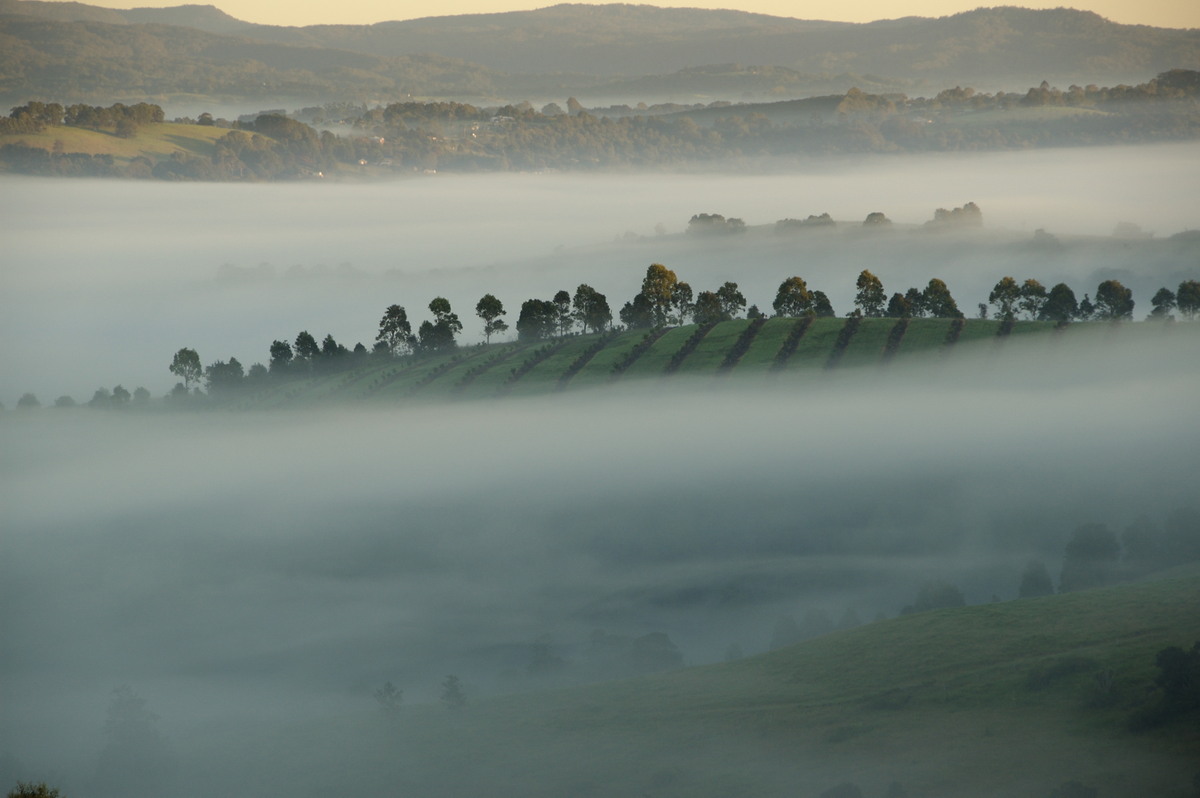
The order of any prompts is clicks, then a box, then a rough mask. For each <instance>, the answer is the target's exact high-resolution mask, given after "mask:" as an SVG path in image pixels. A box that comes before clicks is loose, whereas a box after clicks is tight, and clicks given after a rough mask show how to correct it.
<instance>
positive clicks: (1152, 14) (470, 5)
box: [50, 0, 1200, 28]
mask: <svg viewBox="0 0 1200 798" xmlns="http://www.w3.org/2000/svg"><path fill="white" fill-rule="evenodd" d="M50 1H51V2H68V1H69V0H50ZM585 4H586V5H602V3H597V2H588V3H585ZM92 5H99V6H101V7H105V8H122V9H128V8H147V7H150V8H167V7H172V6H177V5H181V3H179V2H175V0H151V1H150V2H147V0H104V1H102V2H96V3H92ZM212 5H215V6H216V7H218V8H220V9H221V10H222V11H224V12H226V13H227V14H230V15H231V16H234V17H237V18H238V19H241V20H243V21H246V22H256V23H260V24H265V25H290V26H301V25H318V24H320V25H370V24H374V23H377V22H388V21H395V20H408V19H420V18H423V17H430V16H456V15H462V14H495V13H503V12H507V11H525V10H532V9H536V8H545V7H547V6H550V5H554V3H548V2H547V3H540V4H531V5H523V4H515V3H513V2H512V0H451V2H448V3H443V4H441V5H439V6H438V9H437V13H436V14H431V13H429V12H428V10H427V9H424V8H422V9H420V10H417V9H416V8H415V7H414V8H413V9H412V10H408V9H407V8H403V7H401V8H397V7H395V6H394V5H392V4H389V3H385V2H382V0H350V2H348V3H339V4H337V5H336V6H330V5H329V4H328V3H322V2H318V1H317V0H298V1H297V2H293V3H289V4H287V5H286V6H281V5H279V4H278V3H271V2H267V0H223V1H221V0H218V2H215V3H212ZM650 5H655V6H659V7H664V8H703V9H732V10H737V11H747V12H751V13H757V14H767V15H770V16H777V17H790V18H798V19H806V20H820V21H831V22H857V23H863V22H873V21H877V20H888V19H898V18H901V17H908V16H923V17H941V16H950V15H953V14H959V13H962V12H965V11H972V10H974V9H976V8H978V7H979V5H978V4H977V3H974V2H964V0H915V1H914V2H909V3H906V4H904V5H903V6H902V7H897V6H896V5H895V4H894V3H884V2H881V1H880V0H852V1H851V2H843V1H842V0H838V1H837V2H835V0H816V2H809V3H807V4H806V5H805V6H804V11H803V15H802V16H800V15H798V14H797V13H796V10H795V6H794V4H792V3H788V2H786V0H664V1H663V2H656V3H652V4H650ZM1019 5H1020V7H1022V8H1036V9H1052V8H1061V7H1062V4H1061V3H1055V2H1052V0H1035V2H1032V3H1029V2H1025V3H1020V4H1019ZM1070 7H1071V8H1075V9H1079V10H1083V11H1093V12H1095V13H1097V14H1099V15H1100V16H1102V17H1105V18H1107V19H1109V20H1111V21H1113V22H1118V23H1121V24H1125V25H1153V26H1156V27H1168V28H1195V27H1200V8H1198V7H1197V6H1196V5H1195V4H1194V3H1189V2H1185V0H1146V1H1145V2H1141V3H1137V4H1131V3H1129V2H1127V1H1126V0H1088V2H1084V3H1074V4H1072V5H1071V6H1070Z"/></svg>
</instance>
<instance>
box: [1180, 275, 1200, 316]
mask: <svg viewBox="0 0 1200 798" xmlns="http://www.w3.org/2000/svg"><path fill="white" fill-rule="evenodd" d="M1175 306H1176V307H1177V308H1179V312H1180V313H1182V314H1183V317H1184V318H1185V319H1187V320H1188V321H1191V320H1192V319H1194V318H1196V316H1197V315H1200V280H1184V281H1183V282H1182V283H1180V284H1179V288H1177V289H1175Z"/></svg>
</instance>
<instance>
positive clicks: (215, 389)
mask: <svg viewBox="0 0 1200 798" xmlns="http://www.w3.org/2000/svg"><path fill="white" fill-rule="evenodd" d="M245 377H246V375H245V373H244V371H243V370H242V364H241V363H239V362H238V359H237V358H236V357H231V358H229V362H228V363H226V362H225V361H224V360H218V361H216V362H215V363H213V364H211V365H210V366H209V367H208V368H206V369H205V370H204V379H205V381H206V387H207V388H208V392H209V393H210V394H213V395H214V396H219V395H222V394H228V393H231V392H234V391H236V390H237V389H238V388H241V387H242V380H243V379H245ZM113 394H114V395H115V394H116V388H114V389H113Z"/></svg>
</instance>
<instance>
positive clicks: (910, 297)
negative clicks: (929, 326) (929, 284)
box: [904, 288, 929, 319]
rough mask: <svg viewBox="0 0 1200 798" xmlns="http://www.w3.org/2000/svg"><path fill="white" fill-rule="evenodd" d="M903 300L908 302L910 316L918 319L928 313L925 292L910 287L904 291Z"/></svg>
mask: <svg viewBox="0 0 1200 798" xmlns="http://www.w3.org/2000/svg"><path fill="white" fill-rule="evenodd" d="M904 301H905V302H906V303H907V304H908V313H909V316H910V317H912V318H914V319H920V318H923V317H925V316H926V315H928V313H929V310H928V308H926V307H925V293H924V292H923V291H921V290H920V289H919V288H910V289H908V290H907V291H905V292H904Z"/></svg>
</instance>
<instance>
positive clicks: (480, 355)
mask: <svg viewBox="0 0 1200 798" xmlns="http://www.w3.org/2000/svg"><path fill="white" fill-rule="evenodd" d="M1166 329H1167V334H1168V335H1169V336H1170V339H1171V340H1172V341H1175V342H1181V344H1182V345H1183V346H1184V347H1188V346H1191V345H1192V344H1200V325H1196V324H1176V325H1172V326H1171V327H1170V328H1166ZM1163 335H1164V328H1163V327H1162V326H1161V325H1158V324H1134V325H1122V326H1121V327H1119V328H1114V327H1112V326H1111V325H1109V324H1104V323H1077V324H1072V325H1069V326H1067V327H1065V328H1056V327H1055V325H1054V324H1053V323H1052V322H1016V323H1015V324H1013V325H1012V328H1011V331H1008V330H1006V328H1005V325H1004V324H1003V323H1002V322H999V321H995V320H979V319H969V320H965V321H962V320H952V319H911V320H897V319H843V318H818V319H811V318H801V319H791V318H774V319H768V320H765V321H758V322H753V321H750V320H747V319H739V320H734V321H728V322H721V323H719V324H716V325H711V326H709V327H704V328H700V327H698V326H697V325H694V324H693V325H685V326H682V327H674V328H663V329H658V330H654V331H649V332H648V331H645V330H625V331H621V332H617V333H608V334H605V335H576V336H569V337H567V338H562V339H555V340H548V341H534V342H509V343H497V344H491V345H482V344H481V345H478V346H474V347H469V348H468V347H464V348H461V349H458V350H455V351H454V352H452V353H447V354H442V355H436V356H432V357H423V358H413V357H409V358H401V359H398V360H391V359H387V360H383V361H378V360H374V359H372V358H366V360H364V361H362V364H361V365H358V366H354V365H351V366H350V367H349V368H345V369H341V370H337V371H334V372H332V373H325V374H319V373H317V374H312V375H311V376H293V377H291V378H289V379H287V380H285V381H281V382H272V383H264V384H260V385H258V386H257V387H255V386H254V385H253V384H248V386H247V388H246V390H245V391H243V392H240V393H239V394H237V395H235V396H233V397H230V398H231V400H233V401H235V404H236V406H238V407H240V408H243V409H251V408H253V409H274V408H286V407H306V406H311V405H314V404H323V403H330V402H345V401H349V402H375V403H384V404H403V403H408V402H426V401H445V400H448V399H482V398H489V397H500V396H509V395H513V396H527V395H535V394H547V393H553V392H558V391H567V392H574V391H580V390H584V389H587V388H596V387H600V386H604V385H612V384H615V383H624V384H631V383H637V382H638V381H645V380H655V379H664V378H667V377H675V378H681V379H690V380H692V381H693V382H694V383H695V384H696V386H697V387H702V386H703V387H709V388H714V389H715V388H717V387H719V386H720V385H721V384H722V383H723V382H724V381H725V380H726V379H729V378H733V379H732V380H731V384H734V383H736V384H740V385H745V384H746V381H747V380H749V381H758V382H760V383H765V382H766V381H768V380H770V381H773V382H775V383H776V384H777V385H782V386H788V385H795V386H804V385H813V384H820V379H821V378H822V377H823V375H825V374H829V373H832V372H838V373H843V372H852V373H858V374H870V373H875V372H876V370H882V371H881V372H880V373H888V372H889V371H891V372H894V373H896V374H905V373H909V372H910V371H911V370H912V369H914V368H920V367H922V366H928V365H929V364H930V363H931V362H932V363H935V364H938V363H940V364H943V365H946V364H953V365H956V366H958V367H962V368H965V369H972V368H974V369H977V370H981V371H987V370H994V369H996V368H998V367H999V366H1001V365H1005V363H1006V361H1005V356H1006V353H1009V352H1011V353H1012V355H1013V358H1014V359H1015V360H1014V361H1013V362H1015V363H1020V362H1021V360H1020V359H1019V358H1024V359H1026V360H1028V359H1029V358H1032V359H1033V361H1034V362H1037V361H1039V360H1040V361H1042V365H1043V366H1046V367H1049V366H1050V364H1052V363H1054V362H1057V361H1058V360H1061V359H1065V360H1071V359H1072V358H1073V357H1074V353H1075V352H1076V351H1077V350H1079V348H1080V347H1084V346H1087V345H1088V344H1095V343H1101V344H1105V345H1112V344H1117V343H1119V344H1121V345H1123V346H1125V347H1138V346H1149V347H1155V346H1157V345H1158V344H1157V342H1159V341H1161V340H1162V336H1163ZM348 357H353V356H348ZM1008 365H1010V366H1011V365H1012V363H1009V364H1008Z"/></svg>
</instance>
